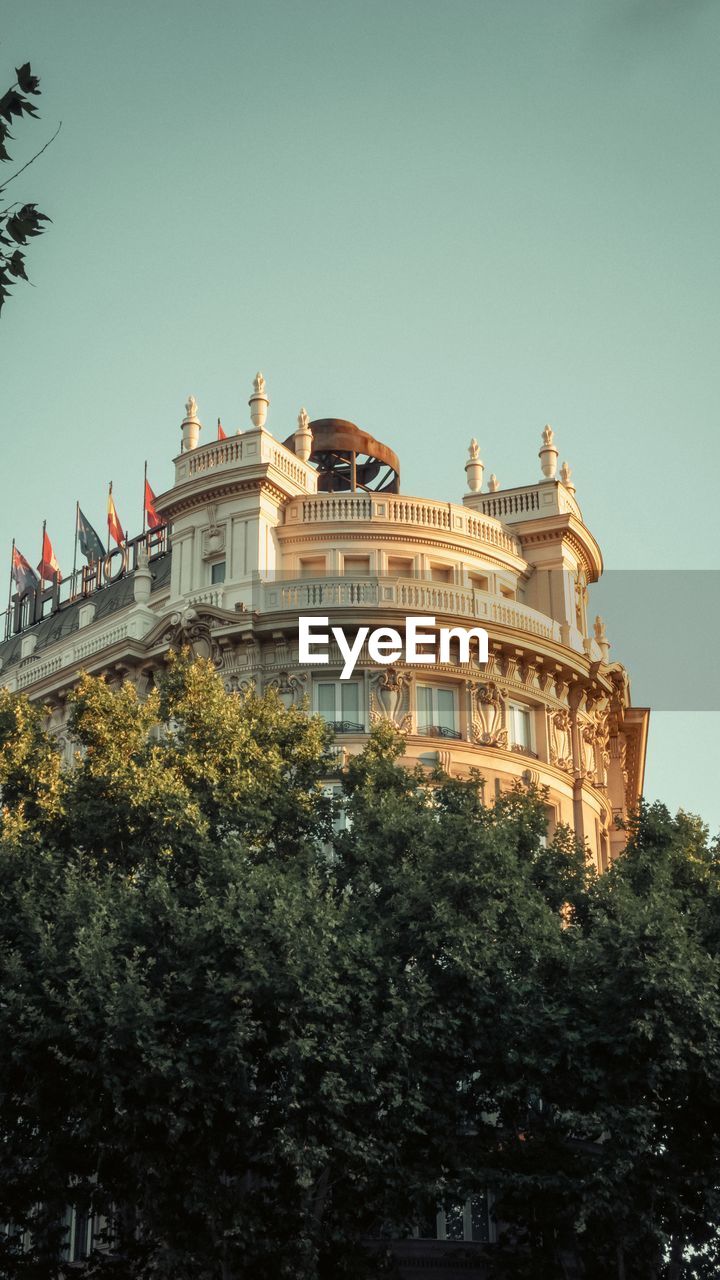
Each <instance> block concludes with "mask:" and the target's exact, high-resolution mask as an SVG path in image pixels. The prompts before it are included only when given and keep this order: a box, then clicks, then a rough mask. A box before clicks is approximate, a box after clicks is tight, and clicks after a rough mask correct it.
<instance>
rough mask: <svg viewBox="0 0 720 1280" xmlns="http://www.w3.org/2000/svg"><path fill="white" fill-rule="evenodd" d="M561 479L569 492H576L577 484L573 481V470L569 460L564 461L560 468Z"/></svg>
mask: <svg viewBox="0 0 720 1280" xmlns="http://www.w3.org/2000/svg"><path fill="white" fill-rule="evenodd" d="M560 479H561V480H562V482H563V484H564V485H565V488H566V489H567V490H568V492H569V493H574V492H575V485H574V484H573V482H572V471H571V469H570V466H569V464H568V463H567V462H563V464H562V466H561V468H560Z"/></svg>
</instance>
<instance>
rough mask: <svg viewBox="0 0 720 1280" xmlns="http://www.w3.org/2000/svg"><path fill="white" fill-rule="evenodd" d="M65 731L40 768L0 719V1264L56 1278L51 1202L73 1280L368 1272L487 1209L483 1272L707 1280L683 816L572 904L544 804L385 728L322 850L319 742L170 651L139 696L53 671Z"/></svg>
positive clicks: (703, 1070)
mask: <svg viewBox="0 0 720 1280" xmlns="http://www.w3.org/2000/svg"><path fill="white" fill-rule="evenodd" d="M72 724H73V731H74V734H75V738H76V741H77V747H78V755H77V760H76V767H75V768H74V769H73V770H70V771H63V770H62V769H61V767H60V762H59V758H58V756H57V754H56V752H55V751H54V749H53V746H52V743H51V742H50V741H49V740H48V739H47V737H46V735H45V734H44V732H43V729H42V717H41V712H40V711H39V710H38V709H36V708H33V707H32V706H30V705H29V704H28V703H27V701H26V700H24V699H23V698H21V697H18V696H15V695H10V694H7V693H3V692H0V787H1V788H2V800H3V810H2V829H1V831H0V1222H2V1221H6V1222H8V1223H10V1224H13V1226H14V1233H13V1231H10V1232H9V1233H8V1235H7V1238H6V1240H5V1243H4V1245H3V1246H2V1248H3V1253H1V1254H0V1272H3V1268H4V1272H3V1273H4V1274H7V1275H8V1276H12V1277H23V1276H28V1277H29V1276H33V1277H41V1276H42V1277H54V1276H58V1275H59V1274H61V1273H62V1266H61V1264H60V1263H59V1262H58V1256H59V1250H60V1247H61V1241H62V1236H63V1230H64V1228H63V1214H64V1211H65V1207H66V1206H67V1205H68V1204H69V1203H74V1204H75V1205H77V1206H78V1207H79V1208H81V1209H82V1208H86V1207H91V1208H92V1209H93V1210H94V1211H95V1212H96V1213H99V1214H104V1215H106V1216H107V1218H108V1221H109V1223H110V1225H111V1229H112V1239H111V1240H110V1241H109V1242H108V1243H111V1244H112V1246H113V1247H112V1249H111V1250H110V1252H109V1253H108V1252H100V1251H99V1252H98V1253H97V1255H96V1256H95V1258H94V1259H93V1260H92V1263H91V1269H92V1270H93V1272H94V1273H97V1274H100V1275H105V1276H117V1277H127V1276H134V1277H149V1276H153V1277H168V1278H169V1277H173V1278H174V1280H240V1278H242V1280H245V1277H253V1280H270V1278H271V1277H272V1280H277V1278H280V1277H294V1278H295V1277H301V1276H302V1277H306V1278H307V1280H330V1277H332V1278H333V1280H335V1278H336V1277H337V1278H341V1277H343V1276H345V1277H352V1276H355V1277H359V1276H362V1275H366V1274H370V1275H375V1276H377V1275H378V1274H380V1272H381V1271H383V1270H384V1269H388V1270H391V1269H392V1257H391V1250H389V1247H388V1248H386V1244H387V1241H388V1239H389V1238H390V1237H392V1236H395V1237H400V1236H402V1235H403V1234H407V1233H408V1232H409V1231H411V1230H412V1227H413V1224H414V1223H417V1222H418V1221H420V1220H423V1219H426V1218H427V1217H428V1215H433V1214H434V1213H435V1210H436V1207H437V1206H438V1205H439V1204H443V1203H445V1204H448V1205H449V1204H451V1203H453V1202H457V1201H458V1200H462V1199H464V1198H465V1197H467V1196H469V1195H472V1194H474V1193H478V1192H479V1191H480V1190H481V1189H483V1188H484V1187H487V1186H490V1187H492V1188H493V1191H494V1195H495V1198H496V1201H495V1202H496V1216H497V1220H498V1224H497V1225H498V1236H499V1239H498V1241H497V1243H496V1244H494V1245H491V1246H489V1247H488V1250H487V1251H486V1253H487V1258H486V1265H487V1267H488V1268H489V1269H488V1271H487V1274H488V1275H489V1276H492V1277H498V1278H500V1277H526V1278H528V1280H530V1278H531V1277H532V1278H535V1277H537V1278H540V1280H542V1277H558V1276H565V1277H568V1278H569V1277H571V1276H573V1277H574V1276H587V1277H596V1276H597V1277H601V1276H602V1277H607V1276H618V1277H620V1278H622V1277H626V1278H627V1280H630V1278H631V1277H633V1278H635V1277H637V1280H645V1278H647V1280H660V1278H661V1277H663V1278H667V1280H673V1278H674V1280H677V1278H678V1277H708V1278H709V1277H710V1276H715V1275H716V1274H717V1268H718V1257H717V1253H716V1241H715V1227H714V1223H715V1222H716V1221H717V1203H716V1201H717V1190H716V1188H717V1187H718V1186H719V1185H720V1178H719V1177H718V1173H719V1169H718V1163H719V1158H720V1152H719V1150H718V1100H719V1086H720V1070H719V1066H720V1064H719V1062H718V1027H719V1026H720V1008H719V1005H718V1001H719V996H718V963H719V960H718V953H719V943H720V932H719V924H720V902H719V899H718V890H719V879H718V858H717V849H713V848H710V847H709V846H708V844H707V839H706V833H705V831H704V829H703V828H702V826H701V825H700V824H699V823H698V822H697V821H696V820H694V819H690V818H687V817H683V816H682V815H681V816H679V817H678V818H677V819H675V820H673V819H671V818H670V816H669V815H668V814H667V812H666V811H665V810H664V809H662V807H659V806H658V807H654V808H653V809H649V810H646V811H644V812H643V813H642V814H641V815H640V816H639V818H638V820H637V822H636V823H635V825H634V826H633V828H632V829H631V830H630V832H629V845H628V849H627V852H626V853H625V854H624V855H623V857H622V858H621V859H620V860H619V861H618V862H617V863H616V865H615V867H614V868H613V869H612V870H611V871H610V872H608V873H606V874H605V875H604V876H602V877H596V876H594V875H593V874H592V873H591V871H590V870H589V868H588V865H587V863H586V859H585V857H584V854H583V851H582V850H580V849H578V848H577V847H576V845H575V843H574V841H573V840H572V838H571V836H570V833H569V832H567V831H566V830H563V829H560V830H559V831H558V832H557V833H556V835H555V837H554V839H553V840H552V841H551V842H549V843H547V844H546V842H545V840H544V835H545V832H544V819H543V808H542V797H541V796H539V795H537V794H536V793H534V792H532V791H530V792H526V793H524V792H520V791H518V792H514V793H511V794H509V795H505V796H503V797H501V799H500V800H499V801H498V802H497V803H495V804H494V805H493V806H486V805H485V804H484V803H483V788H482V782H481V780H480V779H479V778H470V779H468V780H462V781H461V780H457V779H450V778H447V777H444V776H442V775H440V774H438V775H436V776H430V775H428V773H427V771H425V770H421V769H417V770H414V771H413V770H408V769H405V768H403V767H401V766H400V765H399V763H398V756H399V754H400V752H401V749H402V748H401V743H400V742H399V740H398V739H397V738H396V736H395V735H394V734H393V733H392V732H391V731H390V730H389V729H387V728H380V729H379V730H377V731H376V732H375V733H374V735H373V736H372V738H371V741H370V743H369V745H368V747H367V749H366V750H365V751H364V752H363V754H362V755H361V756H359V757H355V758H353V759H352V760H351V762H350V765H349V767H348V769H347V770H346V772H345V775H344V777H343V780H342V781H343V786H344V789H345V802H344V803H345V811H346V815H347V819H348V821H347V823H345V824H343V826H344V829H342V830H339V831H338V830H334V827H333V811H332V809H333V802H332V801H331V800H330V799H329V798H328V797H327V795H326V791H327V787H326V786H325V785H324V784H325V783H326V781H327V778H328V775H329V773H330V772H332V769H333V767H334V766H333V756H332V752H331V748H330V744H329V742H328V735H327V731H326V729H325V728H324V726H323V725H322V723H321V722H320V721H319V720H318V719H317V718H310V717H308V716H307V715H306V714H305V713H303V712H302V711H298V710H296V709H291V710H289V711H288V710H286V709H285V708H284V707H283V706H282V705H281V703H280V702H279V701H278V700H277V699H276V698H273V697H268V698H259V697H256V696H255V695H247V696H240V695H238V694H227V693H225V691H224V689H223V688H222V685H221V683H220V681H219V679H218V677H217V675H216V674H215V673H214V671H213V670H212V668H211V667H210V666H209V665H208V664H204V663H191V662H190V661H188V660H187V659H184V658H183V659H177V660H175V661H174V662H172V663H171V664H170V666H169V669H168V673H167V676H166V678H165V679H164V680H163V682H162V684H161V687H160V689H159V690H158V691H156V692H153V693H152V694H151V695H150V696H149V697H148V698H147V699H146V700H144V701H141V700H140V699H139V698H138V697H137V695H136V693H135V691H134V689H133V688H132V687H131V686H130V685H125V686H124V687H123V688H121V689H120V690H116V691H113V690H111V689H110V688H108V686H107V685H105V684H104V683H102V682H100V681H95V680H91V679H85V680H83V681H82V682H81V684H80V686H79V688H78V690H77V692H76V694H75V695H74V699H73V710H72ZM338 825H339V824H338V823H337V822H336V823H335V827H337V826H338ZM25 1228H27V1229H29V1230H30V1231H31V1232H32V1236H31V1247H30V1248H29V1249H27V1250H26V1251H25V1252H24V1253H20V1252H19V1251H18V1249H17V1247H16V1245H15V1244H14V1243H13V1240H14V1238H15V1237H17V1236H18V1235H19V1232H20V1231H21V1230H22V1229H25ZM369 1237H373V1238H375V1240H376V1241H384V1242H385V1243H377V1244H376V1245H375V1246H374V1248H373V1249H370V1250H366V1249H365V1248H364V1247H363V1241H364V1240H365V1239H367V1238H369ZM26 1239H27V1237H26ZM693 1250H694V1253H692V1251H693Z"/></svg>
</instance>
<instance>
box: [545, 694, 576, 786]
mask: <svg viewBox="0 0 720 1280" xmlns="http://www.w3.org/2000/svg"><path fill="white" fill-rule="evenodd" d="M548 740H549V743H550V763H551V764H555V765H557V766H558V768H559V769H565V770H566V772H568V773H572V769H573V755H572V729H571V722H570V714H569V712H568V711H566V710H565V709H564V708H563V709H562V710H560V711H548Z"/></svg>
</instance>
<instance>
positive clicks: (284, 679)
mask: <svg viewBox="0 0 720 1280" xmlns="http://www.w3.org/2000/svg"><path fill="white" fill-rule="evenodd" d="M307 681H308V677H307V673H306V672H302V673H301V674H300V675H294V676H291V675H290V674H289V672H287V671H281V672H280V675H279V676H274V677H273V678H272V680H267V681H266V683H265V689H274V690H275V692H276V693H277V695H278V697H279V699H280V701H281V702H282V704H283V706H284V707H285V708H286V710H288V711H289V710H290V707H296V706H299V705H300V703H301V702H302V700H303V698H304V697H305V694H306V693H307ZM246 683H247V682H246Z"/></svg>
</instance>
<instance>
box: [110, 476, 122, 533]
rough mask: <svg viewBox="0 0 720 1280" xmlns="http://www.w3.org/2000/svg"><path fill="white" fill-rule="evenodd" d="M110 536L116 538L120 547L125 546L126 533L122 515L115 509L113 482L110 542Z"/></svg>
mask: <svg viewBox="0 0 720 1280" xmlns="http://www.w3.org/2000/svg"><path fill="white" fill-rule="evenodd" d="M110 538H114V539H115V541H116V543H117V545H118V546H119V547H124V546H125V534H124V533H123V528H122V525H121V523H120V517H119V516H118V513H117V511H116V510H115V501H114V499H113V496H112V484H111V485H110V492H109V493H108V542H109V540H110Z"/></svg>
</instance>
